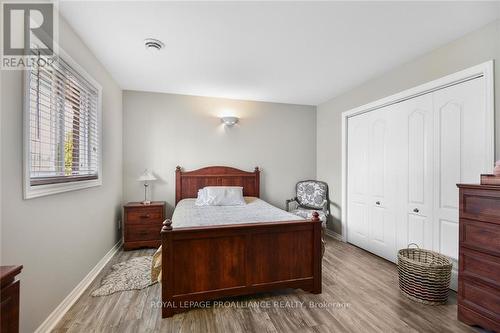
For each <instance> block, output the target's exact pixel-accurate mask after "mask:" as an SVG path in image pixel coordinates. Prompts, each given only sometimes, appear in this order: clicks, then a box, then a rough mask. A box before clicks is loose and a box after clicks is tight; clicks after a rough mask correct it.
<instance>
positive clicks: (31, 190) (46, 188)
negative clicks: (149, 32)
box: [23, 46, 103, 199]
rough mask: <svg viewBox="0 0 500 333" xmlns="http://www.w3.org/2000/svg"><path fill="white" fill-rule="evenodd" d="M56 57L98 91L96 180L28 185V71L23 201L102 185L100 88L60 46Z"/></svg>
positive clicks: (26, 73)
mask: <svg viewBox="0 0 500 333" xmlns="http://www.w3.org/2000/svg"><path fill="white" fill-rule="evenodd" d="M57 49H58V51H59V52H58V56H59V57H61V59H63V60H64V61H65V62H66V63H67V64H68V65H70V66H71V67H72V68H73V69H74V70H75V71H76V72H78V74H80V75H81V76H82V77H83V78H84V79H85V80H87V81H89V82H90V83H91V84H92V85H94V87H96V88H97V90H98V101H97V126H98V133H97V134H98V138H97V140H98V142H99V147H98V148H99V151H98V153H97V154H98V159H99V166H98V174H97V179H94V180H85V181H76V182H70V183H60V184H49V185H38V186H31V184H30V158H29V157H30V155H29V153H30V151H29V149H30V147H29V114H30V105H29V100H30V97H29V87H28V84H29V75H30V71H29V70H26V71H25V73H24V82H23V90H24V91H23V194H24V199H33V198H37V197H41V196H46V195H51V194H56V193H63V192H68V191H75V190H80V189H84V188H89V187H94V186H101V185H102V163H103V161H102V86H101V85H100V84H99V82H97V81H96V80H95V79H94V78H93V77H92V76H90V74H88V73H87V71H86V70H85V69H84V68H83V67H82V66H80V65H79V64H78V63H77V62H76V61H75V60H73V58H71V57H70V56H69V54H67V53H66V52H65V51H64V50H63V49H62V48H61V47H60V46H58V48H57Z"/></svg>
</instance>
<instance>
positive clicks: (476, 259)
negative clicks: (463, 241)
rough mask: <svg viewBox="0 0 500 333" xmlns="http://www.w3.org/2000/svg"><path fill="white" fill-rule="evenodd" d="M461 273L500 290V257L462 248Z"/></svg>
mask: <svg viewBox="0 0 500 333" xmlns="http://www.w3.org/2000/svg"><path fill="white" fill-rule="evenodd" d="M459 265H460V268H459V269H460V273H461V274H463V275H464V276H468V277H471V278H476V279H480V280H481V281H483V282H484V283H487V284H490V285H492V286H493V287H497V288H498V289H499V290H500V257H496V256H491V255H488V254H484V253H480V252H476V251H473V250H469V249H467V248H463V247H462V248H460V260H459Z"/></svg>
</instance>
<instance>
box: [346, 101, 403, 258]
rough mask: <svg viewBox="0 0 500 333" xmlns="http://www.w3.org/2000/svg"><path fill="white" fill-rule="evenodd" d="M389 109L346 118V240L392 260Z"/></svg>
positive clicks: (394, 256) (393, 234) (393, 216)
mask: <svg viewBox="0 0 500 333" xmlns="http://www.w3.org/2000/svg"><path fill="white" fill-rule="evenodd" d="M388 111H389V109H388V108H387V109H381V110H378V111H376V112H370V113H368V114H363V115H359V116H355V117H352V118H350V119H349V121H348V140H349V141H348V198H349V201H348V211H347V215H348V216H349V224H348V229H347V236H348V241H349V242H350V243H353V244H355V245H358V246H360V247H362V248H364V249H367V250H368V251H371V252H373V253H375V254H377V255H380V256H382V257H384V258H387V259H389V260H395V258H396V252H395V228H394V218H395V214H394V212H393V210H394V203H393V190H392V188H393V187H394V185H393V181H392V171H391V168H392V166H393V162H392V161H391V158H392V159H393V158H394V157H393V155H394V154H393V151H394V150H393V149H391V147H390V145H391V144H392V142H393V140H392V139H393V138H392V135H393V134H392V132H391V126H392V120H390V118H389V117H388Z"/></svg>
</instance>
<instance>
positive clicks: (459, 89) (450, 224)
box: [433, 78, 492, 260]
mask: <svg viewBox="0 0 500 333" xmlns="http://www.w3.org/2000/svg"><path fill="white" fill-rule="evenodd" d="M484 93H485V92H484V79H483V78H477V79H474V80H471V81H467V82H464V83H461V84H457V85H455V86H451V87H448V88H445V89H441V90H438V91H436V92H435V93H434V94H433V97H434V137H435V140H434V159H435V163H434V174H435V184H434V223H433V224H434V230H433V235H434V244H435V247H434V250H436V251H439V252H441V253H442V254H445V255H447V256H449V257H451V258H453V259H455V260H458V210H459V201H458V189H457V186H456V184H457V183H478V182H479V175H480V174H481V173H487V172H488V171H490V172H491V170H488V169H491V166H490V164H491V162H492V161H489V160H488V159H489V158H490V155H491V154H490V152H488V151H487V149H489V147H491V143H490V142H488V141H489V139H488V138H487V134H486V133H487V130H486V129H487V126H489V124H487V117H486V107H485V105H484Z"/></svg>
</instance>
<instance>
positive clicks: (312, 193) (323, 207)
mask: <svg viewBox="0 0 500 333" xmlns="http://www.w3.org/2000/svg"><path fill="white" fill-rule="evenodd" d="M295 190H296V196H295V198H293V199H289V200H287V201H286V210H287V211H289V212H290V213H293V214H295V215H298V216H300V217H303V218H306V219H310V218H312V213H313V212H315V211H316V212H318V214H319V219H320V220H321V222H322V224H323V226H326V221H327V219H328V216H329V215H330V200H329V198H328V184H327V183H325V182H321V181H318V180H304V181H300V182H298V183H297V185H296V187H295ZM291 203H295V207H291V205H290V204H291Z"/></svg>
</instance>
